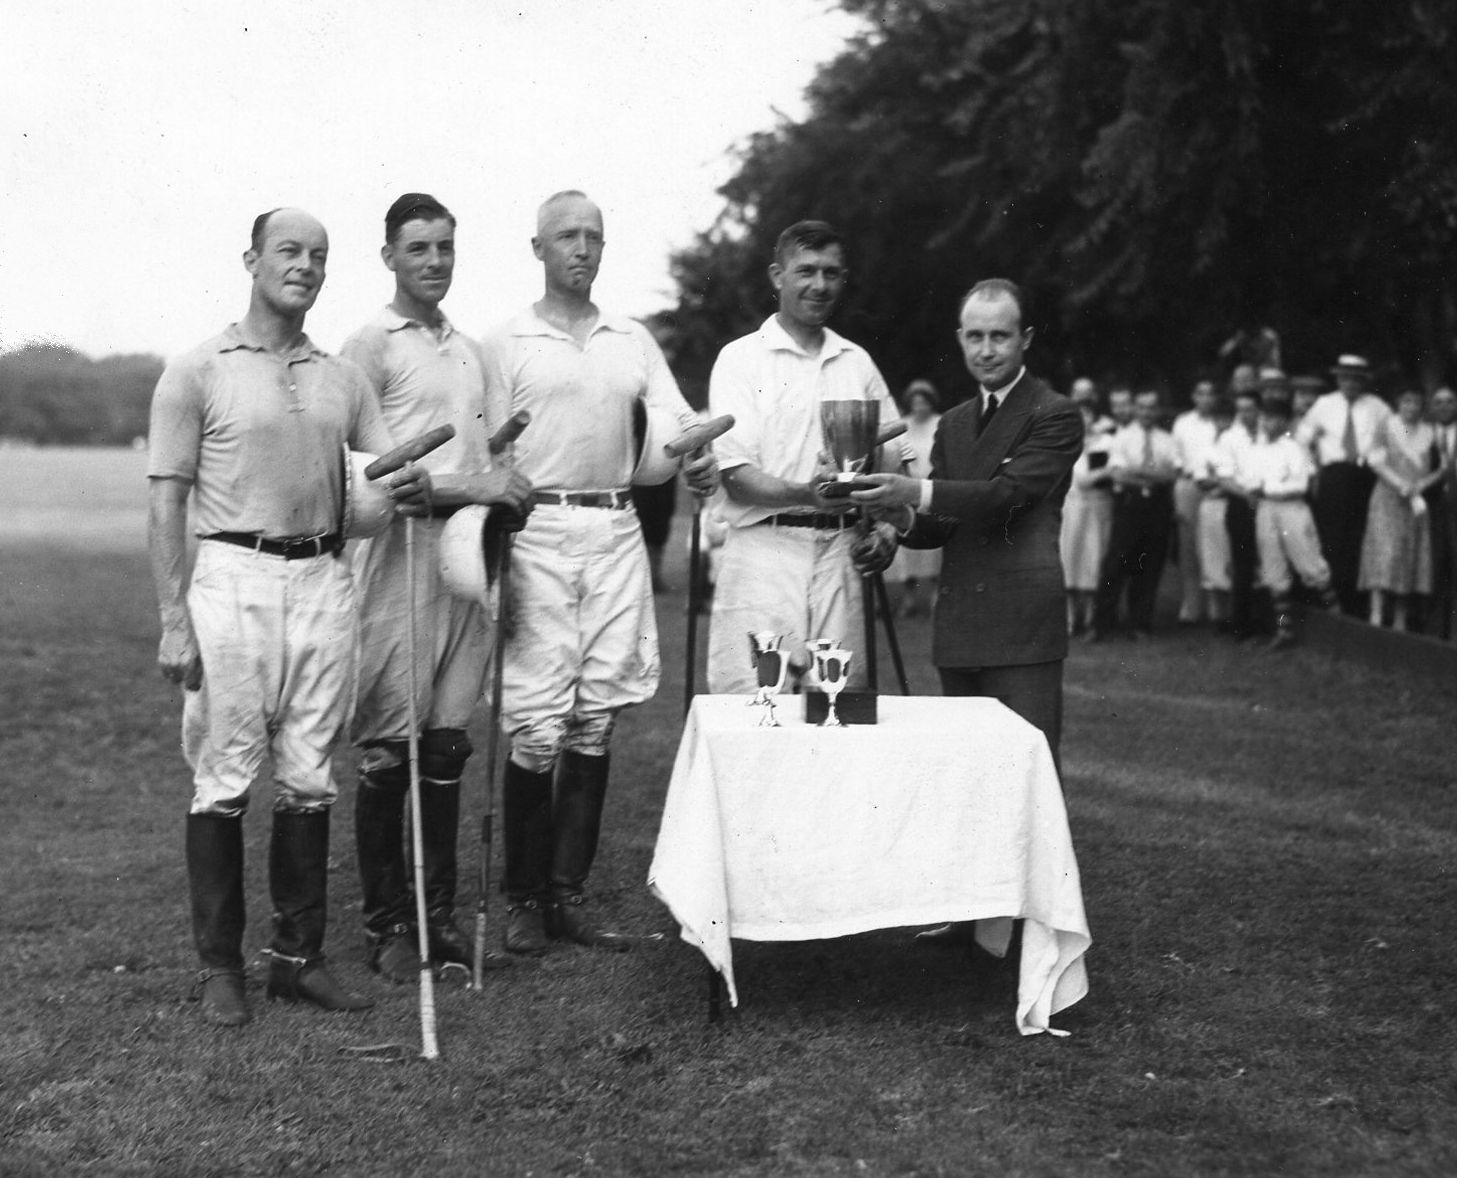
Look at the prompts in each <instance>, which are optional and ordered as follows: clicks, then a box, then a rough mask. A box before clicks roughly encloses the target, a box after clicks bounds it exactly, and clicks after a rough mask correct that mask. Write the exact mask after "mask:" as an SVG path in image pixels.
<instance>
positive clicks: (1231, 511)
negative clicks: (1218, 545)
mask: <svg viewBox="0 0 1457 1178" xmlns="http://www.w3.org/2000/svg"><path fill="white" fill-rule="evenodd" d="M1259 436H1260V398H1259V394H1258V393H1256V392H1255V390H1254V389H1250V388H1245V389H1241V390H1239V391H1238V392H1236V393H1235V395H1234V424H1233V425H1231V426H1230V427H1229V429H1227V430H1225V431H1224V433H1222V434H1221V435H1220V437H1219V445H1218V446H1217V447H1216V450H1215V459H1214V464H1215V473H1216V474H1217V475H1218V477H1219V483H1220V486H1221V487H1222V489H1223V490H1224V495H1225V510H1224V526H1225V530H1226V532H1227V534H1228V536H1229V616H1228V627H1227V628H1228V631H1229V634H1230V636H1231V637H1233V638H1249V637H1251V636H1252V635H1253V634H1255V633H1256V632H1257V630H1258V629H1259V628H1260V627H1259V622H1260V620H1261V619H1260V618H1259V616H1258V615H1259V613H1260V612H1262V611H1257V610H1256V608H1255V581H1256V579H1257V572H1258V568H1259V550H1258V547H1257V545H1256V542H1255V501H1256V500H1255V494H1254V490H1253V487H1254V485H1255V478H1254V474H1253V470H1252V467H1251V464H1250V455H1251V452H1252V451H1253V450H1254V447H1255V444H1256V442H1258V441H1259Z"/></svg>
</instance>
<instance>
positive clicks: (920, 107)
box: [666, 0, 1457, 400]
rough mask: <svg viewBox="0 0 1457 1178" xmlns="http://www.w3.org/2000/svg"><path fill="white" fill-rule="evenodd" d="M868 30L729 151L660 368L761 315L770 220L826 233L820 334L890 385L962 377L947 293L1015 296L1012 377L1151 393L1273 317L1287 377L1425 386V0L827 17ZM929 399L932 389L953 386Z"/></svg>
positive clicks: (1445, 154) (1442, 81) (686, 371)
mask: <svg viewBox="0 0 1457 1178" xmlns="http://www.w3.org/2000/svg"><path fill="white" fill-rule="evenodd" d="M839 2H840V5H841V7H843V8H844V9H846V10H848V11H849V12H851V13H854V14H857V15H859V16H861V17H863V18H865V21H866V24H867V28H868V31H866V32H865V33H863V34H862V35H860V36H859V37H858V38H857V39H856V40H855V41H853V42H852V43H851V45H850V46H849V47H848V48H847V49H846V50H845V52H843V53H842V54H840V55H839V56H838V57H837V58H836V59H834V60H833V61H831V62H830V63H828V64H827V65H825V66H824V67H822V68H821V69H820V71H819V73H818V75H817V76H816V78H815V79H814V81H813V82H812V84H811V86H810V88H809V91H808V95H807V97H808V100H809V103H808V105H809V111H808V114H807V115H806V116H805V118H804V119H803V120H801V121H797V122H795V121H789V120H784V121H782V122H781V123H780V125H779V126H777V127H775V128H773V129H771V130H766V131H764V132H761V133H759V134H756V135H754V136H752V137H751V138H750V139H749V140H748V141H747V142H746V143H744V144H743V145H742V147H741V149H740V153H739V160H738V167H737V171H736V173H735V174H734V175H733V176H732V178H731V179H729V180H728V181H727V182H726V183H725V184H724V185H723V186H722V187H721V189H720V190H719V191H720V195H722V197H723V198H724V202H725V203H724V207H723V210H722V212H721V214H720V215H719V217H718V218H717V220H716V221H715V223H714V224H713V225H711V226H710V227H709V228H707V229H705V230H704V231H703V232H701V233H700V234H699V235H698V236H697V238H696V240H695V241H694V242H693V243H692V244H691V245H690V246H689V247H687V248H686V249H684V250H682V251H680V252H678V253H677V254H675V255H674V257H673V259H672V270H673V277H674V279H675V282H676V285H677V289H678V292H679V297H678V303H677V306H676V308H675V309H674V310H673V312H672V313H671V314H670V315H669V316H667V317H666V319H667V323H668V327H669V336H670V339H669V342H670V346H671V350H672V352H673V354H674V356H675V360H676V365H677V368H678V369H679V375H680V377H681V379H682V380H683V382H684V384H685V387H686V389H687V391H689V393H690V396H691V397H692V398H693V399H694V400H701V399H702V397H703V396H704V390H705V388H706V383H707V378H708V373H709V370H710V368H711V367H712V364H713V360H714V357H715V356H716V355H717V353H718V349H719V348H720V347H721V346H722V345H723V344H724V343H726V342H727V341H728V340H730V339H732V338H734V337H735V336H737V335H741V334H743V333H745V332H747V331H751V330H753V329H754V328H755V327H756V326H757V325H758V323H759V322H760V321H762V319H763V318H764V317H765V316H767V315H768V314H770V313H771V312H772V311H773V308H774V302H773V292H772V290H771V288H770V286H769V283H768V280H767V277H766V274H765V271H766V267H767V265H768V263H769V261H770V260H771V251H772V246H773V242H774V239H775V237H776V235H777V234H778V233H779V231H780V230H781V229H783V228H784V227H785V226H787V225H789V224H791V223H792V222H794V221H797V220H800V219H803V218H818V219H823V220H827V221H830V222H831V223H833V224H834V225H835V226H836V227H837V228H839V229H840V230H841V231H842V232H843V233H844V234H845V235H846V237H847V240H848V244H849V266H850V270H851V286H850V289H849V290H848V292H847V295H846V298H845V300H844V303H843V304H842V309H841V311H840V313H839V314H838V316H837V320H836V324H835V326H837V327H838V328H839V329H840V330H841V331H843V333H844V334H845V335H847V336H849V337H850V338H851V339H853V340H855V341H856V342H858V343H860V344H862V345H864V346H865V347H867V348H868V349H869V351H870V352H871V354H872V355H873V356H874V357H875V359H876V360H877V362H878V363H879V364H880V366H881V368H882V370H883V371H884V372H885V374H886V377H887V379H888V380H889V381H890V383H891V385H892V387H893V388H895V389H900V388H903V387H904V385H905V384H906V383H907V382H909V381H910V380H912V379H914V378H917V377H929V378H931V379H933V380H935V381H936V382H937V383H938V384H939V385H940V386H941V387H942V389H943V391H946V392H951V393H953V395H955V394H960V393H964V392H966V391H967V390H968V388H969V382H968V378H967V376H966V374H965V371H964V368H963V367H962V364H961V359H960V355H959V352H958V350H957V348H956V345H955V339H954V320H955V308H956V304H957V301H958V299H959V296H960V295H961V294H962V293H963V292H964V291H965V289H966V288H967V287H968V286H969V285H970V284H971V282H972V281H974V280H975V279H978V278H982V277H989V276H992V275H1001V276H1005V277H1009V278H1013V279H1015V280H1017V281H1019V282H1021V283H1022V284H1023V285H1024V287H1025V288H1026V289H1027V290H1028V292H1029V294H1030V296H1031V303H1032V307H1033V320H1034V322H1035V324H1036V326H1037V328H1038V336H1039V338H1038V340H1037V342H1036V344H1035V346H1034V349H1033V353H1032V355H1033V357H1034V358H1035V363H1036V365H1037V366H1038V370H1039V371H1040V372H1041V373H1043V374H1044V375H1045V376H1047V377H1049V378H1051V379H1052V380H1053V381H1054V383H1056V384H1059V385H1060V387H1063V388H1066V387H1067V382H1068V381H1070V380H1071V378H1072V377H1074V376H1076V375H1092V376H1094V377H1098V378H1102V379H1104V380H1114V379H1116V380H1121V381H1128V382H1135V383H1140V384H1148V385H1153V386H1155V387H1163V388H1165V389H1171V390H1174V391H1175V392H1176V393H1177V394H1178V395H1179V396H1182V395H1183V393H1184V391H1185V390H1186V389H1187V387H1188V386H1189V384H1190V383H1192V381H1193V380H1194V379H1196V378H1197V377H1200V376H1205V375H1217V373H1216V372H1214V371H1212V369H1214V367H1215V356H1216V353H1217V351H1218V348H1219V345H1220V343H1221V342H1222V341H1223V340H1225V339H1227V338H1229V337H1230V336H1231V335H1233V334H1234V333H1235V332H1236V331H1237V330H1240V329H1244V328H1248V327H1252V326H1255V325H1262V326H1272V327H1274V328H1276V329H1277V330H1278V331H1279V332H1280V334H1281V336H1282V337H1283V340H1284V342H1285V348H1284V354H1285V360H1286V366H1287V367H1288V368H1291V369H1292V370H1293V371H1301V370H1309V371H1324V369H1325V368H1326V367H1327V366H1328V365H1329V364H1330V363H1331V362H1332V360H1333V359H1334V357H1335V356H1336V355H1337V354H1338V353H1340V352H1360V353H1364V354H1367V355H1369V356H1370V357H1371V358H1372V359H1373V360H1374V361H1375V362H1376V363H1377V364H1378V365H1379V366H1381V367H1382V368H1383V370H1384V371H1385V373H1386V374H1387V375H1388V376H1389V377H1390V378H1391V380H1392V381H1396V380H1402V381H1410V382H1413V383H1420V384H1422V385H1425V386H1426V387H1429V388H1430V387H1432V386H1433V385H1435V384H1438V383H1442V382H1443V381H1445V380H1448V379H1450V378H1451V376H1452V361H1453V338H1454V332H1457V299H1454V289H1453V278H1452V274H1453V261H1454V257H1457V254H1454V249H1453V247H1454V244H1457V240H1454V238H1457V138H1454V135H1457V133H1454V130H1453V124H1452V120H1451V118H1450V114H1449V113H1444V112H1450V111H1451V110H1453V109H1457V35H1454V34H1457V5H1451V4H1445V3H1442V2H1440V0H1213V2H1210V3H1201V4H1188V3H1185V2H1184V0H1123V2H1120V3H1118V4H1109V3H1106V0H839ZM953 399H954V397H953Z"/></svg>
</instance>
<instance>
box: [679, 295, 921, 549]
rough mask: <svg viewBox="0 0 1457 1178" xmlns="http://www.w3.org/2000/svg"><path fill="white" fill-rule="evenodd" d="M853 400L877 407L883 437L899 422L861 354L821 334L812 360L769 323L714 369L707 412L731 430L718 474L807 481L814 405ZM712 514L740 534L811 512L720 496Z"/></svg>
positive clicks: (815, 459)
mask: <svg viewBox="0 0 1457 1178" xmlns="http://www.w3.org/2000/svg"><path fill="white" fill-rule="evenodd" d="M856 400H863V401H875V402H877V403H878V404H879V405H880V427H881V428H882V429H883V428H885V426H887V425H889V424H890V423H891V422H893V421H895V420H896V419H897V418H898V417H899V416H900V411H899V410H898V409H897V408H896V406H895V402H894V401H893V400H892V399H891V396H890V390H889V389H888V388H887V387H886V384H885V378H884V377H882V376H881V375H880V370H879V369H878V368H876V366H875V362H874V361H873V360H871V358H870V355H869V353H867V352H866V351H865V349H864V348H862V347H860V346H859V345H857V344H853V343H851V342H850V341H849V340H847V339H845V338H844V337H843V336H841V335H838V334H837V333H835V332H833V331H830V330H829V329H828V328H827V329H826V330H825V336H824V340H823V342H822V343H821V344H820V350H819V352H818V353H816V354H814V355H811V354H810V353H808V352H806V351H805V350H804V349H803V348H801V347H800V346H799V344H797V343H795V341H794V340H793V338H791V336H790V335H789V333H788V332H787V331H785V330H784V328H783V327H782V326H780V323H779V320H778V317H777V316H774V315H771V316H770V317H769V318H768V319H766V320H765V321H764V323H763V325H762V326H761V327H760V328H759V330H758V331H756V332H753V333H752V334H750V335H745V336H741V337H739V338H738V339H736V340H734V341H733V342H731V343H729V344H726V345H724V348H723V350H722V351H720V352H719V354H718V359H717V360H716V361H714V365H713V373H712V375H711V376H710V377H709V382H708V402H709V408H710V410H711V411H712V413H713V415H714V416H715V417H717V416H718V415H719V414H723V413H732V414H733V415H734V422H735V424H734V428H733V429H731V430H730V431H729V432H728V433H726V434H724V436H723V437H722V438H720V439H719V440H718V441H716V442H715V443H714V452H715V453H716V454H717V455H718V465H719V469H720V470H724V471H729V470H733V469H734V468H735V467H739V466H754V467H757V468H758V469H759V470H762V471H763V472H764V473H765V474H767V475H772V476H773V477H775V478H780V479H785V480H787V481H789V482H796V483H805V482H808V481H810V480H811V479H812V478H814V475H815V472H816V471H817V470H818V469H819V455H820V454H821V453H822V452H823V451H824V450H825V449H826V446H825V441H824V433H823V430H822V428H821V426H820V403H821V402H822V401H856ZM899 450H900V453H901V455H902V458H903V459H908V458H909V457H910V451H909V450H908V449H907V448H906V447H905V446H904V445H902V446H900V447H899ZM716 510H717V513H718V515H719V518H720V519H722V520H723V521H724V522H725V523H726V524H728V525H729V526H730V527H736V528H744V527H750V526H752V525H754V524H757V523H761V522H763V521H764V520H766V519H768V518H769V517H770V516H773V515H778V514H781V513H783V512H785V511H787V510H797V511H803V512H808V511H812V510H813V508H799V509H786V508H779V507H758V506H751V505H749V504H746V503H737V502H735V501H734V500H733V499H730V498H729V497H728V496H727V495H723V496H721V497H720V498H719V499H718V500H717V502H716Z"/></svg>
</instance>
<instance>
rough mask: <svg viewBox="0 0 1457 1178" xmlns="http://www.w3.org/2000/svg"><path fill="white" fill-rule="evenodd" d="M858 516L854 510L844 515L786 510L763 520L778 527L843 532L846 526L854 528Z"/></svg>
mask: <svg viewBox="0 0 1457 1178" xmlns="http://www.w3.org/2000/svg"><path fill="white" fill-rule="evenodd" d="M857 518H858V517H857V516H856V515H855V513H854V512H849V511H847V512H846V513H845V514H844V515H833V514H831V513H829V512H825V511H816V512H813V513H794V512H785V513H783V514H781V515H771V516H770V517H769V518H768V519H766V520H763V521H761V522H762V523H766V524H773V525H774V526H775V527H777V528H819V529H821V530H822V531H827V532H843V531H844V530H845V529H846V528H853V527H854V526H855V524H856V521H857Z"/></svg>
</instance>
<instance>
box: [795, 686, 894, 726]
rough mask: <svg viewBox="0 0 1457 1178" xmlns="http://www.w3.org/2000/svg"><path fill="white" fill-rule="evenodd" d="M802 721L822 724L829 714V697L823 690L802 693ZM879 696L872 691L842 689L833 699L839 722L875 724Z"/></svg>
mask: <svg viewBox="0 0 1457 1178" xmlns="http://www.w3.org/2000/svg"><path fill="white" fill-rule="evenodd" d="M803 699H804V722H805V723H806V724H822V723H824V720H825V717H826V716H828V715H829V714H830V697H829V696H827V695H826V694H825V693H824V692H823V691H815V690H813V689H811V690H808V691H806V692H805V693H804V696H803ZM879 699H880V696H879V695H878V694H877V693H875V692H873V691H842V692H840V697H839V698H838V699H837V700H835V715H837V716H839V717H840V723H841V724H875V723H877V722H878V717H879V708H878V707H877V703H876V701H877V700H879Z"/></svg>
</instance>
